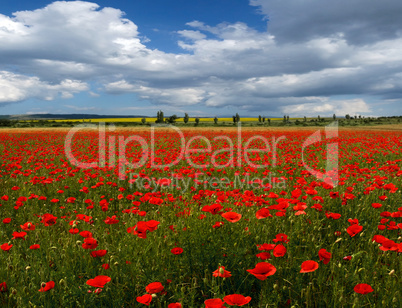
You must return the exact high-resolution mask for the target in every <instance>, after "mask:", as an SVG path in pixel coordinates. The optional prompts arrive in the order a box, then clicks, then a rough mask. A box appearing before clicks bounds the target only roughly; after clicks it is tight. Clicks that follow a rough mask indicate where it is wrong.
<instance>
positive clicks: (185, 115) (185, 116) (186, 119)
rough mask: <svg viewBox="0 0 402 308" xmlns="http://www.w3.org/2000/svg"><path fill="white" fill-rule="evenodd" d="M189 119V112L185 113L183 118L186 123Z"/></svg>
mask: <svg viewBox="0 0 402 308" xmlns="http://www.w3.org/2000/svg"><path fill="white" fill-rule="evenodd" d="M188 120H189V117H188V113H185V114H184V118H183V121H184V123H185V124H187V123H188Z"/></svg>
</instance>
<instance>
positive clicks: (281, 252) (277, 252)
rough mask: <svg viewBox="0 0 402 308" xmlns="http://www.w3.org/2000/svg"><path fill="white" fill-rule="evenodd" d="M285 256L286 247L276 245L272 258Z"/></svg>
mask: <svg viewBox="0 0 402 308" xmlns="http://www.w3.org/2000/svg"><path fill="white" fill-rule="evenodd" d="M285 254H286V247H285V246H283V245H282V244H279V245H276V246H275V248H274V256H275V257H277V258H278V257H283V256H284V255H285Z"/></svg>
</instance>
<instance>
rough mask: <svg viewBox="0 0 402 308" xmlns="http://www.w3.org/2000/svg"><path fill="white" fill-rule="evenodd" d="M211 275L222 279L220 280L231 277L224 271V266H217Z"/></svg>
mask: <svg viewBox="0 0 402 308" xmlns="http://www.w3.org/2000/svg"><path fill="white" fill-rule="evenodd" d="M212 275H213V276H214V277H222V278H228V277H231V276H232V274H231V273H230V272H229V271H227V270H225V267H224V266H219V267H218V269H217V270H216V271H214V272H212Z"/></svg>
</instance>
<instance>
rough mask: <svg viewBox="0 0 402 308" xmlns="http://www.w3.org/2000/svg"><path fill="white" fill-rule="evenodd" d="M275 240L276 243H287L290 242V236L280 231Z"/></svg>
mask: <svg viewBox="0 0 402 308" xmlns="http://www.w3.org/2000/svg"><path fill="white" fill-rule="evenodd" d="M273 241H274V243H277V242H283V243H285V244H287V243H289V240H288V236H287V235H286V234H285V233H278V234H277V235H276V238H275V239H274V240H273Z"/></svg>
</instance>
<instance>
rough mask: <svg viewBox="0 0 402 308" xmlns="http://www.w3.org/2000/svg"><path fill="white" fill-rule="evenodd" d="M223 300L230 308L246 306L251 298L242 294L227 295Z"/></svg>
mask: <svg viewBox="0 0 402 308" xmlns="http://www.w3.org/2000/svg"><path fill="white" fill-rule="evenodd" d="M223 300H224V301H225V303H226V304H228V305H230V306H244V305H247V304H248V303H249V302H250V301H251V297H250V296H247V297H245V296H243V295H241V294H231V295H226V296H225V297H224V298H223Z"/></svg>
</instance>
